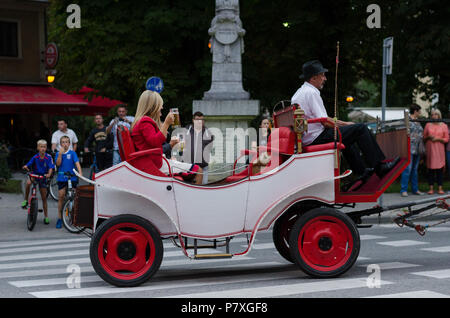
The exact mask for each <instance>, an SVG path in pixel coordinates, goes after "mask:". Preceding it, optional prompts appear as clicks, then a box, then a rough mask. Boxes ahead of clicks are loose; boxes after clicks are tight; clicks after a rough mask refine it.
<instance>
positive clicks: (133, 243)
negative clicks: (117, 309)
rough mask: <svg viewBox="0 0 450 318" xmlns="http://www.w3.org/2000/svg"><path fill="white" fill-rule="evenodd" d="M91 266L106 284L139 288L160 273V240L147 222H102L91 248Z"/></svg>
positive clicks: (122, 219) (127, 219)
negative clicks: (157, 272)
mask: <svg viewBox="0 0 450 318" xmlns="http://www.w3.org/2000/svg"><path fill="white" fill-rule="evenodd" d="M90 256H91V263H92V266H93V267H94V269H95V271H96V272H97V274H98V275H99V276H100V277H102V278H103V280H105V281H106V282H108V283H110V284H112V285H115V286H119V287H131V286H137V285H140V284H142V283H144V282H145V281H147V280H148V279H149V278H150V277H151V276H153V274H155V273H156V271H157V270H158V269H159V267H160V265H161V261H162V257H163V245H162V240H161V237H160V236H159V233H158V231H157V230H156V229H155V227H154V226H153V225H152V224H150V223H149V222H148V221H147V220H145V219H143V218H141V217H138V216H135V215H126V214H125V215H119V216H116V217H113V218H110V219H108V220H107V221H105V222H103V223H102V224H101V225H100V227H99V228H98V229H97V230H96V231H95V233H94V236H93V238H92V241H91V246H90Z"/></svg>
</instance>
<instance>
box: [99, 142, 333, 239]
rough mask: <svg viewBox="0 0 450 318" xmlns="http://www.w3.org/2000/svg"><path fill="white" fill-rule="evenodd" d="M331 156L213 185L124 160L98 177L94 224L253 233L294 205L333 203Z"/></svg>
mask: <svg viewBox="0 0 450 318" xmlns="http://www.w3.org/2000/svg"><path fill="white" fill-rule="evenodd" d="M334 158H335V151H334V150H326V151H320V152H314V153H303V154H295V155H292V156H291V157H290V158H289V159H288V160H286V161H285V162H284V163H283V164H281V165H280V166H278V167H276V168H275V169H273V170H271V171H269V172H267V173H265V174H260V175H255V176H250V177H246V178H243V179H242V180H239V181H237V182H233V183H227V184H223V185H217V186H208V185H202V186H198V185H193V184H190V183H185V182H182V181H179V180H177V179H174V178H172V177H158V176H154V175H149V174H146V173H144V172H142V171H140V170H138V169H136V168H135V167H133V166H131V165H130V164H128V163H127V162H122V163H120V164H118V165H116V166H114V167H111V168H109V169H107V170H104V171H102V172H100V173H99V174H98V175H96V180H95V203H94V207H95V208H94V226H95V224H96V223H97V220H98V219H99V218H110V217H112V216H115V215H120V214H134V215H138V216H141V217H143V218H145V219H147V220H149V221H150V222H151V223H152V224H153V225H154V226H155V227H156V229H157V230H158V231H159V233H160V235H161V237H170V236H175V235H181V236H184V237H192V238H199V239H215V238H224V237H229V236H235V235H238V234H242V233H251V234H255V233H256V232H257V231H258V230H266V229H268V228H270V226H271V225H272V223H273V222H274V220H276V219H277V217H279V216H280V215H281V214H282V212H283V211H285V210H286V209H287V208H289V207H290V206H291V205H292V204H294V203H296V202H298V201H301V200H309V199H313V200H317V201H322V202H324V203H328V204H333V203H334V199H335V193H334V179H335V175H334V160H335V159H334Z"/></svg>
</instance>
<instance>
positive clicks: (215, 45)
mask: <svg viewBox="0 0 450 318" xmlns="http://www.w3.org/2000/svg"><path fill="white" fill-rule="evenodd" d="M208 34H209V35H210V36H211V38H210V43H211V53H212V55H213V68H212V81H211V89H210V90H209V91H208V92H205V94H204V97H203V99H207V100H208V99H222V100H223V99H241V100H242V99H249V98H250V95H249V93H247V92H246V91H244V89H243V87H242V61H241V55H242V53H244V39H243V37H244V35H245V30H244V29H243V28H242V22H241V19H240V18H239V0H216V16H215V17H214V19H213V20H212V22H211V27H210V29H209V30H208Z"/></svg>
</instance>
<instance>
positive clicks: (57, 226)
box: [56, 219, 62, 229]
mask: <svg viewBox="0 0 450 318" xmlns="http://www.w3.org/2000/svg"><path fill="white" fill-rule="evenodd" d="M61 225H62V220H61V219H58V221H56V228H57V229H60V228H61Z"/></svg>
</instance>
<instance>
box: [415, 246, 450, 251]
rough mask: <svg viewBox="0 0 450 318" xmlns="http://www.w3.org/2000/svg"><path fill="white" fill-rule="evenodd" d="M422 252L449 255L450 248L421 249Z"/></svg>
mask: <svg viewBox="0 0 450 318" xmlns="http://www.w3.org/2000/svg"><path fill="white" fill-rule="evenodd" d="M421 250H423V251H430V252H437V253H448V252H450V246H440V247H429V248H421Z"/></svg>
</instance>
